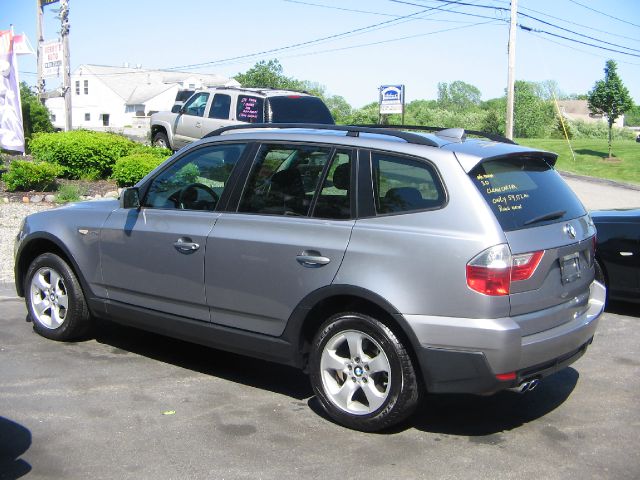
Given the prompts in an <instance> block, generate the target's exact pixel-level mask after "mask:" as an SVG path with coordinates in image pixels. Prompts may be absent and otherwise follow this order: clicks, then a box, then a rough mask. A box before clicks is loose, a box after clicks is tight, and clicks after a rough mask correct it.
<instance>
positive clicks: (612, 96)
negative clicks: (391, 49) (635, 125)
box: [587, 60, 633, 158]
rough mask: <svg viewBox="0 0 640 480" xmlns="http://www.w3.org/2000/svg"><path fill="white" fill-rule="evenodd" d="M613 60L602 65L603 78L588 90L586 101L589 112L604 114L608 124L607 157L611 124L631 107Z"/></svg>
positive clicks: (629, 97)
mask: <svg viewBox="0 0 640 480" xmlns="http://www.w3.org/2000/svg"><path fill="white" fill-rule="evenodd" d="M617 69H618V66H617V64H616V62H615V61H613V60H607V63H606V64H605V67H604V79H603V80H598V81H597V82H596V83H595V85H594V86H593V89H592V90H591V91H590V92H589V97H588V100H587V101H588V102H589V110H591V113H594V114H598V115H605V116H606V117H607V124H608V125H609V158H611V140H612V130H613V124H614V123H615V121H616V119H617V118H618V117H619V116H620V115H622V114H624V112H626V111H628V110H630V109H631V108H632V107H633V101H632V100H631V96H630V95H629V90H628V89H627V87H625V86H624V84H623V83H622V80H621V79H620V77H619V76H618V72H617Z"/></svg>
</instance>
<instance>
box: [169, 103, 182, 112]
mask: <svg viewBox="0 0 640 480" xmlns="http://www.w3.org/2000/svg"><path fill="white" fill-rule="evenodd" d="M181 108H182V107H181V106H180V105H174V106H173V107H171V113H180V109H181Z"/></svg>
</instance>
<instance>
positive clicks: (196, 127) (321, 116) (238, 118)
mask: <svg viewBox="0 0 640 480" xmlns="http://www.w3.org/2000/svg"><path fill="white" fill-rule="evenodd" d="M243 123H323V124H333V123H334V121H333V117H332V116H331V112H329V109H328V108H327V106H326V105H325V104H324V102H323V101H322V100H321V99H320V98H318V97H314V96H313V95H309V94H307V93H300V92H294V91H290V90H273V89H267V88H237V87H217V88H209V89H206V90H196V92H195V93H194V94H193V95H191V97H189V99H188V100H187V101H186V102H185V103H184V105H183V106H182V107H181V108H180V110H179V111H178V112H176V113H172V112H158V113H154V114H153V115H152V116H151V139H152V143H153V145H156V146H161V147H166V148H170V149H172V150H179V149H180V148H182V147H184V146H185V145H187V144H188V143H191V142H193V141H194V140H197V139H199V138H202V137H204V136H205V135H206V134H208V133H210V132H212V131H214V130H216V129H218V128H221V127H226V126H229V125H241V124H243Z"/></svg>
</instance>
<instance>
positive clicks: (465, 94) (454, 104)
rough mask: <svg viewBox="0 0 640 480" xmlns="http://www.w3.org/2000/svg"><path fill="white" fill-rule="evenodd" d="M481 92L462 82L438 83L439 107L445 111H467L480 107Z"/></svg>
mask: <svg viewBox="0 0 640 480" xmlns="http://www.w3.org/2000/svg"><path fill="white" fill-rule="evenodd" d="M481 98H482V93H480V90H479V89H478V88H477V87H475V86H473V85H471V84H469V83H466V82H463V81H462V80H456V81H454V82H451V83H450V84H447V83H444V82H441V83H438V106H439V107H440V108H444V109H454V110H467V109H469V108H473V107H477V106H479V105H480V102H481Z"/></svg>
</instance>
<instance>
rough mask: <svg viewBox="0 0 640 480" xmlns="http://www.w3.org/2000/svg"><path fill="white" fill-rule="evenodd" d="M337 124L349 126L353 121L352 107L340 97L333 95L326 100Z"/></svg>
mask: <svg viewBox="0 0 640 480" xmlns="http://www.w3.org/2000/svg"><path fill="white" fill-rule="evenodd" d="M324 102H325V103H326V104H327V107H328V108H329V111H330V112H331V115H332V116H333V119H334V120H335V122H336V123H339V124H343V125H344V124H347V123H349V121H350V120H351V111H352V109H351V105H349V103H348V102H347V101H346V100H345V99H344V97H341V96H340V95H333V96H331V97H327V98H325V99H324Z"/></svg>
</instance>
